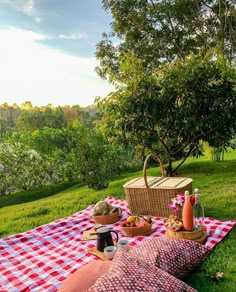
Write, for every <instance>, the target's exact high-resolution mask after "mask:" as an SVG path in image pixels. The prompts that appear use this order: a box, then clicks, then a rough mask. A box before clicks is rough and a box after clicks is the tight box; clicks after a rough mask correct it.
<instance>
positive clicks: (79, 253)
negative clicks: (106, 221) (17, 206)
mask: <svg viewBox="0 0 236 292" xmlns="http://www.w3.org/2000/svg"><path fill="white" fill-rule="evenodd" d="M106 201H107V202H108V203H109V204H111V205H113V206H116V207H117V208H120V209H121V210H122V213H121V219H120V220H119V221H117V222H115V223H113V224H111V225H106V226H107V227H109V228H110V229H111V230H113V231H115V232H116V233H117V234H118V236H119V238H126V239H128V240H129V243H130V247H131V250H134V254H135V253H136V254H137V251H135V247H136V246H139V245H140V246H141V245H142V244H143V243H144V245H145V242H146V240H154V239H155V238H156V239H158V238H160V239H161V238H163V237H164V236H165V233H166V226H165V223H164V220H163V218H160V217H152V233H151V234H150V235H146V236H139V235H137V236H130V237H125V236H124V235H123V233H122V230H121V221H122V220H124V218H128V217H129V216H130V211H129V207H128V203H127V201H125V200H119V199H116V198H114V197H108V198H107V199H106ZM93 207H94V206H92V205H91V206H89V207H88V208H86V209H85V210H82V211H79V212H77V213H75V214H73V215H72V216H69V217H66V218H62V219H59V220H56V221H54V222H51V223H49V224H46V225H43V226H39V227H37V228H35V229H33V230H30V231H27V232H24V233H21V234H16V235H12V236H9V237H7V238H3V239H0V291H1V292H10V291H14V292H19V291H57V290H58V288H59V287H60V286H61V285H62V283H63V282H64V281H65V280H66V278H67V277H68V276H69V275H70V274H72V273H73V272H75V271H76V270H78V269H79V268H81V267H82V266H84V265H86V264H87V263H89V262H91V261H93V260H98V259H99V258H98V257H97V256H96V255H94V254H92V253H90V252H89V250H91V249H94V248H95V247H96V240H95V239H87V240H83V234H84V231H88V230H93V228H94V224H95V222H94V220H93V219H92V216H91V211H92V210H93ZM235 223H236V222H235V221H233V220H230V221H220V220H216V219H214V218H208V217H205V220H204V226H205V232H206V234H207V239H206V242H205V244H204V245H203V246H204V247H205V248H208V249H213V248H214V246H216V245H217V244H218V243H219V242H220V241H221V240H222V239H223V238H224V237H225V236H226V235H227V234H228V232H229V231H230V230H231V229H232V228H233V226H234V225H235ZM165 240H167V238H166V239H165ZM157 241H158V240H157ZM157 241H156V242H155V243H154V244H155V245H157V244H158V245H159V246H161V245H163V243H161V242H157ZM174 242H175V239H173V244H174ZM199 246H200V245H199ZM191 248H192V247H191ZM187 249H188V247H186V250H187ZM121 257H123V255H122V254H121ZM120 269H122V267H121V268H120ZM156 272H157V271H153V273H154V274H155V273H156ZM91 291H92V290H91Z"/></svg>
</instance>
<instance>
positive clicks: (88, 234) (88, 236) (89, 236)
mask: <svg viewBox="0 0 236 292" xmlns="http://www.w3.org/2000/svg"><path fill="white" fill-rule="evenodd" d="M95 233H96V231H95V230H94V229H93V228H92V229H90V230H85V231H84V232H83V236H82V240H93V239H97V235H96V234H95Z"/></svg>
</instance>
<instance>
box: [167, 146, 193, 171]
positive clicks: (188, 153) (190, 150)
mask: <svg viewBox="0 0 236 292" xmlns="http://www.w3.org/2000/svg"><path fill="white" fill-rule="evenodd" d="M192 151H193V147H190V148H189V151H188V152H187V153H186V155H185V156H184V158H183V160H182V161H181V162H180V163H179V164H178V165H177V166H176V167H175V168H174V169H173V170H172V173H173V172H175V171H176V170H177V169H179V168H180V166H181V165H182V164H183V163H184V162H185V160H186V159H187V158H188V157H189V155H190V154H191V152H192Z"/></svg>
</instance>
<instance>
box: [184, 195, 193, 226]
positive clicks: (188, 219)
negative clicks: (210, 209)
mask: <svg viewBox="0 0 236 292" xmlns="http://www.w3.org/2000/svg"><path fill="white" fill-rule="evenodd" d="M184 194H185V201H184V206H183V224H184V230H186V231H192V230H193V229H194V223H193V208H192V205H191V202H190V195H189V192H188V191H185V193H184Z"/></svg>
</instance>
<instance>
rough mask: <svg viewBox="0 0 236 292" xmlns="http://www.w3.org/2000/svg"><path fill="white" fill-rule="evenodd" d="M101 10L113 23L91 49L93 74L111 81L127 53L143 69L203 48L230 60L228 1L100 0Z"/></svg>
mask: <svg viewBox="0 0 236 292" xmlns="http://www.w3.org/2000/svg"><path fill="white" fill-rule="evenodd" d="M103 7H104V9H105V10H106V11H107V12H108V13H110V14H111V15H112V17H113V22H112V26H111V33H110V34H109V35H108V34H106V33H104V34H103V38H102V40H101V41H100V42H99V43H98V45H97V52H96V56H97V58H98V59H99V61H100V66H98V67H97V72H98V74H99V75H100V76H101V77H103V78H108V79H109V80H110V81H111V82H116V81H117V80H121V79H122V73H121V71H120V63H121V58H122V57H123V56H125V54H127V52H129V53H131V54H133V55H134V56H135V57H136V58H138V59H141V60H142V61H143V65H144V68H145V70H146V71H149V70H152V69H153V68H156V67H158V66H159V65H160V64H161V63H163V62H171V61H173V60H176V58H178V57H181V58H182V57H184V56H187V55H189V54H190V53H191V52H193V53H198V52H199V50H202V49H203V50H208V49H209V48H218V49H220V50H221V52H223V53H224V54H225V55H226V56H227V57H228V58H229V60H230V61H231V62H232V63H235V61H236V59H235V55H236V54H235V53H236V5H235V1H233V0H216V1H212V0H205V1H202V0H175V1H173V0H165V1H158V0H124V1H120V0H103ZM190 7H191V9H190ZM117 38H118V40H119V41H117Z"/></svg>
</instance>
